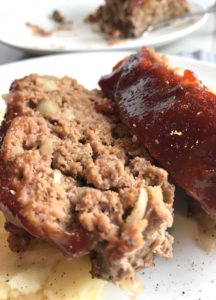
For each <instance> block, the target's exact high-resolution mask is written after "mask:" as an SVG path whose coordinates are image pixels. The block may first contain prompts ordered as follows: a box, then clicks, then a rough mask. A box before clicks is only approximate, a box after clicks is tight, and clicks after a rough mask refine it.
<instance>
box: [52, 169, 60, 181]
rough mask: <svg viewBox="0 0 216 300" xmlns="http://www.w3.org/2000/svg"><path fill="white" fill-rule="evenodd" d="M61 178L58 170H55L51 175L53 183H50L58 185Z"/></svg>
mask: <svg viewBox="0 0 216 300" xmlns="http://www.w3.org/2000/svg"><path fill="white" fill-rule="evenodd" d="M61 177H62V174H61V172H60V171H59V170H55V171H54V174H53V181H52V183H53V184H60V183H61Z"/></svg>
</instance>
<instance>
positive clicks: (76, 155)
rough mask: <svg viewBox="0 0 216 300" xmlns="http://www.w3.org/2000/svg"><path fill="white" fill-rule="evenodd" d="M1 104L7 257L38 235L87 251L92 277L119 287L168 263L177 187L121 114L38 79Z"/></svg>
mask: <svg viewBox="0 0 216 300" xmlns="http://www.w3.org/2000/svg"><path fill="white" fill-rule="evenodd" d="M5 100H6V102H7V112H6V115H5V119H4V122H3V125H2V128H1V140H2V141H1V152H0V162H1V163H0V174H1V176H0V207H1V210H2V211H3V212H4V214H5V216H6V219H7V224H6V228H7V229H8V231H9V232H11V236H10V238H9V243H10V246H11V249H12V250H16V251H18V250H24V249H25V248H26V247H27V244H28V243H29V241H30V240H31V238H33V237H36V238H40V239H43V240H47V241H50V242H53V243H55V244H56V245H58V247H60V248H61V250H62V251H63V252H64V253H65V254H67V255H69V256H80V255H83V254H86V253H89V254H90V257H91V261H92V275H93V276H96V277H99V278H103V279H107V280H110V281H113V282H115V283H119V282H121V281H122V280H123V279H129V280H132V281H133V280H134V278H135V271H136V270H139V269H141V268H144V267H148V266H151V265H152V264H153V258H154V257H155V256H163V257H167V258H169V257H171V253H172V242H173V238H172V237H171V236H170V235H169V233H168V232H167V228H169V227H171V226H172V223H173V209H172V204H173V196H174V188H173V186H172V185H171V184H170V183H169V182H168V180H167V173H166V171H164V170H163V169H160V168H158V167H155V166H153V165H152V164H151V162H150V160H149V156H148V154H147V153H146V152H145V150H144V149H143V148H142V147H141V146H140V144H139V143H138V142H137V138H136V137H135V136H131V135H130V134H129V132H128V131H127V129H126V128H125V127H124V125H123V124H122V123H121V122H120V120H119V118H118V117H117V116H115V115H114V114H110V115H104V114H102V113H100V112H98V111H96V110H95V105H97V106H99V105H102V104H103V103H104V102H105V100H106V99H105V98H104V97H103V95H102V94H101V93H100V92H99V91H96V90H93V91H88V90H86V89H85V88H84V87H82V86H80V85H79V84H77V82H76V81H75V80H73V79H71V78H69V77H64V78H61V79H58V78H56V77H52V76H39V75H35V74H34V75H30V76H27V77H25V78H23V79H21V80H15V81H14V82H13V83H12V85H11V88H10V93H9V94H8V95H6V96H5Z"/></svg>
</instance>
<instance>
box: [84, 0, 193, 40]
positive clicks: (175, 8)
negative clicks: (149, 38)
mask: <svg viewBox="0 0 216 300" xmlns="http://www.w3.org/2000/svg"><path fill="white" fill-rule="evenodd" d="M188 11H189V6H188V4H187V1H186V0H177V1H173V0H143V1H135V0H106V1H105V4H104V5H102V6H100V7H99V8H98V9H97V11H96V12H95V13H94V14H92V15H90V16H88V18H87V20H88V21H90V22H98V24H99V26H100V29H101V30H102V31H103V32H105V33H106V34H108V35H111V36H113V37H136V36H139V35H140V34H142V33H143V31H144V30H145V29H146V28H147V27H148V26H150V25H155V24H158V23H160V22H162V21H165V20H168V19H170V18H175V17H177V16H179V15H182V14H184V13H187V12H188Z"/></svg>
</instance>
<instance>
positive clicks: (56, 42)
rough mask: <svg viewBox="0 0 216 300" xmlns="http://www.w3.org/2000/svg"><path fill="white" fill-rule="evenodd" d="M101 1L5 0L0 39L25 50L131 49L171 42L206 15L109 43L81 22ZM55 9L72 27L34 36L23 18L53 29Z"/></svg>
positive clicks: (197, 7) (198, 6) (0, 15)
mask: <svg viewBox="0 0 216 300" xmlns="http://www.w3.org/2000/svg"><path fill="white" fill-rule="evenodd" d="M189 2H190V1H189ZM101 3H103V1H102V0H90V1H89V0H79V1H71V0H61V1H59V0H52V1H44V0H37V1H31V0H19V1H12V0H8V1H4V5H2V7H1V12H0V41H2V42H3V43H5V44H7V45H10V46H13V47H16V48H19V49H22V50H25V51H26V52H32V53H38V54H39V53H40V54H42V53H54V52H70V51H95V50H116V49H118V50H120V49H121V50H123V49H134V48H137V47H140V46H141V45H143V44H145V45H146V46H159V45H164V44H167V43H170V42H173V41H175V40H177V39H179V38H182V37H184V36H186V35H188V34H190V33H192V32H194V31H195V30H197V29H198V28H200V27H201V26H202V25H203V24H204V23H205V22H206V20H207V15H203V16H197V17H194V18H192V19H184V20H178V21H177V22H176V23H175V24H173V26H172V27H169V28H168V27H167V28H166V29H161V30H158V31H156V32H152V33H150V34H148V35H143V36H142V37H139V38H136V39H124V40H121V41H119V42H117V43H114V44H111V43H110V41H109V42H108V41H107V39H106V38H105V37H104V36H103V34H102V33H99V32H95V26H93V25H91V24H86V23H84V22H83V20H84V18H85V17H86V16H87V15H88V14H90V13H92V12H94V11H95V9H96V8H97V7H98V6H99V5H100V4H101ZM190 4H191V11H192V12H195V11H200V10H202V9H204V8H205V5H203V4H202V5H201V4H196V3H194V2H190ZM54 9H58V10H59V11H60V12H61V13H62V14H63V15H64V16H65V17H66V19H67V20H72V21H73V25H72V27H71V30H69V31H58V32H55V33H54V34H52V35H51V36H48V37H41V36H35V35H34V34H33V32H32V30H31V29H29V28H27V26H26V22H31V23H32V24H36V25H39V26H40V27H42V28H44V29H46V30H52V29H53V28H54V27H55V26H56V24H55V23H54V22H53V21H52V20H51V19H50V17H49V16H50V14H51V13H52V12H53V10H54ZM17 11H19V13H17Z"/></svg>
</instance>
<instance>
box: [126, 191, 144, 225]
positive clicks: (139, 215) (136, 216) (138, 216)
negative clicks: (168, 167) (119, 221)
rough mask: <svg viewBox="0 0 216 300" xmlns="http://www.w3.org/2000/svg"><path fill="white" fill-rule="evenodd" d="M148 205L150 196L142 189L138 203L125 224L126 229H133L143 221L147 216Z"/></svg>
mask: <svg viewBox="0 0 216 300" xmlns="http://www.w3.org/2000/svg"><path fill="white" fill-rule="evenodd" d="M147 205H148V194H147V191H146V189H144V188H141V190H140V194H139V197H138V200H137V202H136V203H135V205H134V208H133V210H132V212H131V214H130V215H129V216H128V217H127V219H126V222H125V227H126V228H128V227H131V226H132V225H133V224H134V223H136V222H138V221H140V220H142V219H143V218H144V216H145V213H146V209H147Z"/></svg>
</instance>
